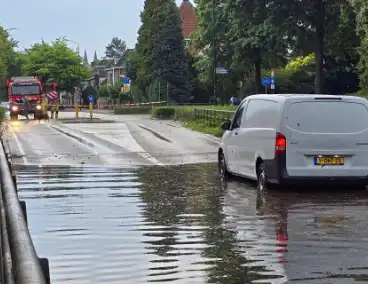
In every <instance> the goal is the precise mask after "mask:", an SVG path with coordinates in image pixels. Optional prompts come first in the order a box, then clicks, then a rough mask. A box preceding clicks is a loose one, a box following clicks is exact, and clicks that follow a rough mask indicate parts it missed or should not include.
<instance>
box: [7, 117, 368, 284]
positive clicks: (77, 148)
mask: <svg viewBox="0 0 368 284" xmlns="http://www.w3.org/2000/svg"><path fill="white" fill-rule="evenodd" d="M87 115H88V114H86V113H81V116H82V117H86V116H87ZM72 116H73V113H61V115H60V117H61V118H65V119H69V120H68V122H69V123H65V124H55V123H54V122H53V121H49V122H40V123H39V122H38V121H29V122H25V121H16V122H10V123H9V125H10V129H9V131H8V132H7V133H6V136H5V140H6V143H7V145H9V147H10V149H11V152H12V154H13V162H14V163H15V164H16V170H17V172H18V192H19V196H20V199H21V200H25V201H26V202H27V213H28V224H29V229H30V232H31V235H32V238H33V241H34V243H35V246H36V250H37V253H38V255H39V256H41V257H47V258H48V259H49V261H50V270H51V278H52V283H53V284H58V283H63V284H65V283H71V284H82V283H83V284H84V283H93V284H99V283H108V284H111V283H119V284H123V283H148V282H157V283H185V284H186V283H226V284H231V283H234V284H235V283H272V284H279V283H316V284H317V283H318V284H321V283H322V284H328V283H333V284H340V283H341V284H348V283H355V282H356V281H359V282H360V283H368V277H367V275H368V269H367V267H366V265H365V263H366V261H367V255H368V252H367V247H368V246H367V245H368V240H367V237H366V236H367V234H368V222H367V220H368V213H367V206H368V192H367V191H366V190H365V191H361V190H360V191H356V190H353V189H352V190H339V189H334V190H333V191H321V190H319V189H318V188H317V189H315V188H311V189H310V190H308V191H303V192H297V191H287V190H280V191H269V192H266V193H265V195H264V196H263V197H262V198H260V196H258V194H257V190H256V189H255V187H254V185H253V184H249V183H247V182H244V181H243V180H240V179H234V180H230V181H226V182H224V183H222V182H221V181H220V179H219V177H218V175H217V168H216V163H213V162H215V161H216V151H217V143H218V141H217V140H216V139H214V138H210V137H208V136H205V135H203V134H199V133H196V132H192V131H190V130H187V129H183V128H181V127H180V125H179V124H177V123H175V122H172V121H165V122H162V121H161V122H160V121H152V120H151V119H149V118H148V117H147V116H113V115H110V114H96V116H98V117H100V118H104V119H109V120H112V121H114V123H102V122H101V121H97V122H94V123H72V121H71V120H70V119H71V118H72Z"/></svg>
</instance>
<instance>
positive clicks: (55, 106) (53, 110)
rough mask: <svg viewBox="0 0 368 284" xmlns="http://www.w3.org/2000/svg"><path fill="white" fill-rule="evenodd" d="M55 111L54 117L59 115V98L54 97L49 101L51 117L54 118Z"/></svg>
mask: <svg viewBox="0 0 368 284" xmlns="http://www.w3.org/2000/svg"><path fill="white" fill-rule="evenodd" d="M54 113H55V119H57V118H58V116H59V98H55V99H53V100H52V101H51V118H54Z"/></svg>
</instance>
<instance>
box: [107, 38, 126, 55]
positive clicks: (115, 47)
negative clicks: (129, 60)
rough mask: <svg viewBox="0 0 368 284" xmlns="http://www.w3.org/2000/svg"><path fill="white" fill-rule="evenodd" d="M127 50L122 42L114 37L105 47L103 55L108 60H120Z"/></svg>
mask: <svg viewBox="0 0 368 284" xmlns="http://www.w3.org/2000/svg"><path fill="white" fill-rule="evenodd" d="M126 49H127V46H126V43H125V41H124V40H122V39H120V38H118V37H114V38H113V39H112V40H111V42H110V43H109V44H108V45H107V46H106V50H105V55H106V58H108V59H114V58H120V57H121V56H123V55H124V53H125V51H126Z"/></svg>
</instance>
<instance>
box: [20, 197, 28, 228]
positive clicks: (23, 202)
mask: <svg viewBox="0 0 368 284" xmlns="http://www.w3.org/2000/svg"><path fill="white" fill-rule="evenodd" d="M19 203H20V206H21V207H22V211H23V216H24V219H25V220H26V224H27V225H28V218H27V204H26V202H25V201H24V200H19Z"/></svg>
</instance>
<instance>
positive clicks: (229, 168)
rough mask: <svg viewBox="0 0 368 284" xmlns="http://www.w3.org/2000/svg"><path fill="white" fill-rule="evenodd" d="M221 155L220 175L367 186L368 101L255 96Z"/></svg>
mask: <svg viewBox="0 0 368 284" xmlns="http://www.w3.org/2000/svg"><path fill="white" fill-rule="evenodd" d="M221 127H222V128H223V130H224V131H225V133H224V135H223V137H222V141H221V145H220V148H219V151H218V161H219V170H220V173H221V174H222V175H227V174H234V175H238V176H242V177H246V178H249V179H253V180H258V186H261V187H264V186H265V185H266V183H267V182H269V183H274V184H281V185H284V184H285V185H294V184H298V183H299V184H303V185H306V184H309V183H311V184H313V183H317V184H326V183H336V184H337V185H342V183H345V182H346V183H347V185H353V184H354V185H355V184H356V185H366V184H368V101H367V100H366V99H364V98H360V97H353V96H331V95H310V94H305V95H304V94H280V95H279V94H272V95H253V96H249V97H247V98H246V99H244V100H243V101H242V102H241V104H240V105H239V107H238V109H237V110H236V112H235V114H234V116H233V118H232V120H231V121H225V122H224V123H223V124H222V126H221Z"/></svg>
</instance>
